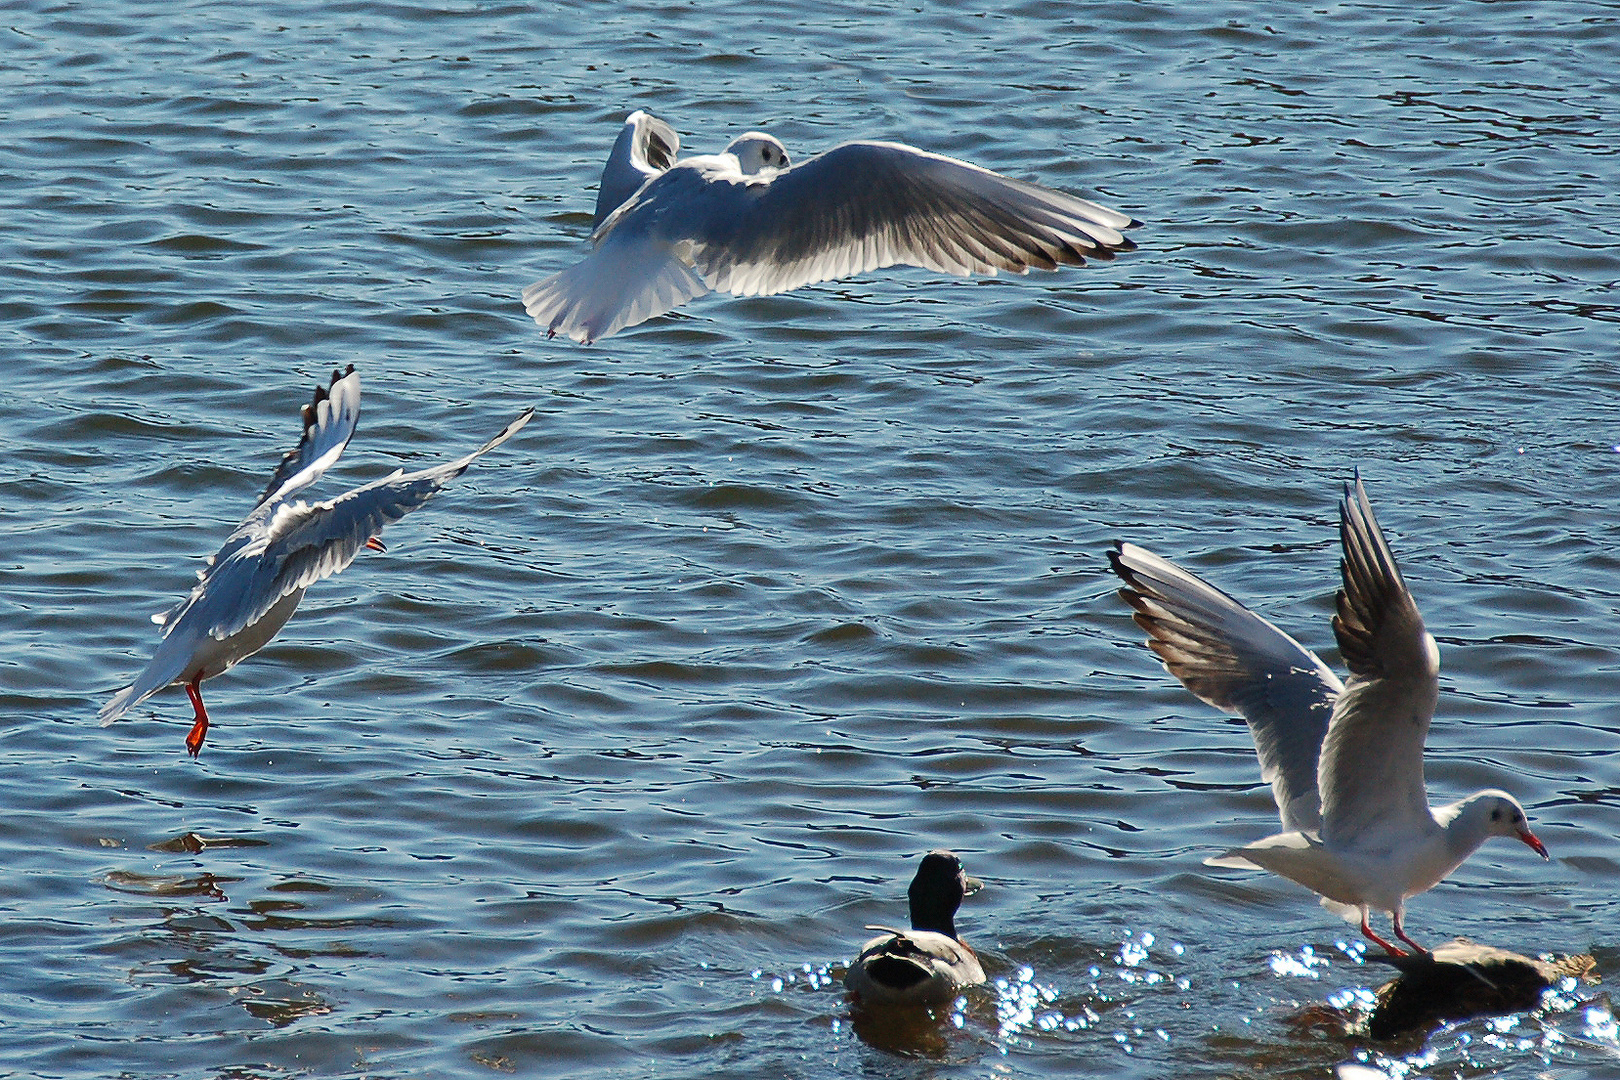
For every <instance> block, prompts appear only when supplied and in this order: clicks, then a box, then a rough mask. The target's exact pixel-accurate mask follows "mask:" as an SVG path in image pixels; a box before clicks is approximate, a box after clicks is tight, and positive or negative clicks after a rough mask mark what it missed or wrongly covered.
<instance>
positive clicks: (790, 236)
mask: <svg viewBox="0 0 1620 1080" xmlns="http://www.w3.org/2000/svg"><path fill="white" fill-rule="evenodd" d="M679 147H680V138H679V137H678V136H677V135H676V134H675V131H674V129H673V128H671V127H670V126H669V125H668V124H666V123H664V122H663V121H662V120H658V119H657V118H655V117H653V116H650V115H648V114H647V113H645V112H635V113H632V114H631V115H630V118H629V119H628V120H626V121H625V125H624V128H623V130H622V131H620V133H619V138H618V141H617V142H615V143H614V145H613V152H612V154H611V155H610V156H609V158H608V162H607V166H606V168H604V169H603V170H602V184H601V188H600V189H599V191H598V195H597V203H596V226H595V232H594V233H593V234H592V236H591V242H592V243H593V244H594V245H595V250H594V251H593V252H592V253H591V254H590V255H589V256H587V257H586V258H585V260H584V261H583V262H580V263H577V264H575V265H574V266H571V267H569V268H568V269H567V270H564V271H562V272H561V273H558V274H553V275H552V276H551V277H549V278H546V279H545V280H544V281H541V282H538V283H537V284H534V285H530V286H529V287H528V288H527V289H524V290H523V306H524V308H525V309H526V310H527V311H528V313H529V314H530V315H532V316H534V320H535V321H536V322H537V323H539V324H540V325H541V326H542V327H544V328H545V330H546V333H547V335H548V336H552V335H556V334H563V335H566V336H567V337H571V338H573V339H574V340H576V341H582V342H584V343H586V344H590V343H591V342H592V341H595V340H598V339H600V338H604V337H607V336H608V335H609V334H612V333H614V332H616V331H618V330H621V329H623V328H624V327H626V326H635V325H636V324H637V323H641V322H645V321H646V320H648V319H651V318H653V317H654V316H656V315H662V314H664V313H665V312H667V311H670V310H671V309H673V308H676V307H679V306H680V305H681V304H684V303H686V302H687V301H688V300H690V299H692V298H693V297H695V296H701V295H702V294H704V293H706V292H709V291H711V290H713V291H716V292H729V293H731V294H732V295H733V296H764V295H768V294H771V293H779V292H786V291H787V290H789V289H796V288H798V287H799V286H801V285H809V284H811V283H813V282H817V281H828V280H831V279H833V278H841V277H849V276H851V275H854V274H862V273H865V272H867V271H869V270H877V269H880V268H882V267H885V266H893V265H895V264H896V263H904V264H906V265H909V266H920V267H923V268H925V269H929V270H934V271H938V272H940V273H948V274H956V275H959V276H963V277H965V276H967V275H970V274H990V275H994V274H995V273H997V272H998V271H1001V270H1009V271H1012V272H1014V273H1018V274H1023V273H1027V272H1028V271H1029V268H1030V267H1032V266H1035V267H1040V268H1041V269H1044V270H1052V269H1056V268H1057V267H1058V266H1059V265H1062V264H1071V265H1081V264H1083V263H1084V262H1085V261H1086V259H1087V258H1093V259H1109V258H1112V257H1113V255H1114V253H1115V252H1116V251H1129V250H1131V249H1132V248H1134V247H1135V246H1136V245H1135V244H1133V243H1131V241H1130V240H1128V239H1126V238H1125V237H1124V236H1123V235H1122V234H1121V232H1120V230H1121V229H1126V228H1129V227H1130V226H1132V225H1136V224H1138V222H1136V221H1134V220H1132V219H1131V218H1130V217H1129V216H1127V215H1125V214H1121V213H1119V212H1118V211H1116V210H1110V209H1108V208H1107V207H1105V206H1099V205H1097V204H1096V203H1093V202H1087V201H1086V200H1085V199H1081V198H1077V197H1075V196H1073V195H1069V194H1066V193H1064V192H1061V191H1054V190H1052V189H1051V188H1045V187H1041V186H1040V185H1039V184H1032V183H1029V182H1027V181H1024V180H1014V179H1012V178H1011V177H1007V176H1001V175H999V174H997V173H993V172H990V171H989V170H987V169H981V168H980V167H979V166H977V165H970V164H968V163H967V162H965V161H957V160H956V159H954V158H948V157H944V156H941V155H939V154H931V153H929V152H928V151H926V150H918V149H917V148H916V147H912V146H905V145H903V144H901V143H892V142H849V143H844V144H843V145H842V146H838V147H835V148H833V149H831V150H829V151H827V152H826V153H824V154H821V155H819V156H817V157H813V158H810V159H809V160H808V161H803V162H800V163H799V164H798V165H791V164H789V162H788V155H787V151H786V150H785V149H784V148H783V146H782V144H781V143H780V142H779V141H777V140H776V139H775V138H774V137H772V136H770V135H766V134H763V133H762V132H758V131H750V132H747V133H745V134H743V135H740V136H738V137H737V138H736V139H734V140H732V142H731V145H729V146H727V147H726V149H725V151H724V152H722V153H719V154H704V155H700V156H696V157H688V158H685V159H682V160H680V161H677V160H676V157H675V155H676V152H677V151H678V149H679Z"/></svg>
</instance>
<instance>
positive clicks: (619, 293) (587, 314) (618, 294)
mask: <svg viewBox="0 0 1620 1080" xmlns="http://www.w3.org/2000/svg"><path fill="white" fill-rule="evenodd" d="M708 291H709V286H708V285H706V284H704V282H703V279H702V278H700V277H699V276H698V275H697V273H696V272H695V271H694V270H693V269H692V268H691V267H690V266H688V265H687V264H686V263H684V262H682V261H681V260H680V259H677V258H675V257H673V256H672V255H671V254H670V253H669V252H668V250H667V249H666V250H656V249H649V247H648V245H644V244H615V243H612V242H611V240H610V241H609V242H606V243H604V244H603V245H602V247H600V248H598V249H597V250H596V252H595V253H593V254H592V255H591V256H590V258H588V259H586V260H585V261H584V262H581V263H576V264H575V265H573V266H570V267H569V268H568V269H566V270H564V271H562V272H561V273H557V274H553V275H552V276H551V277H548V278H546V279H545V280H544V281H541V282H537V283H536V284H534V285H530V286H529V287H528V288H527V289H524V290H523V308H524V310H525V311H527V312H528V313H529V314H530V315H531V316H533V317H534V321H535V322H537V323H539V324H540V326H541V327H542V328H544V329H545V331H546V333H547V334H548V335H551V336H555V335H557V334H562V335H564V336H566V337H571V338H573V339H574V340H575V341H579V342H583V343H584V344H586V345H589V344H590V343H591V342H593V341H595V340H597V339H598V338H604V337H607V336H608V335H609V334H611V333H613V332H615V331H617V330H619V329H622V328H623V327H626V326H634V325H636V324H637V323H641V322H646V321H647V320H648V319H651V318H653V317H654V316H657V315H662V314H664V312H666V311H670V310H673V309H674V308H677V307H680V306H681V305H682V304H684V303H686V302H687V301H688V300H690V299H692V298H693V297H694V296H702V295H703V294H704V293H706V292H708Z"/></svg>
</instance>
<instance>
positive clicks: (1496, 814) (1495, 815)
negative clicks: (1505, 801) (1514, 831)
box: [1491, 806, 1502, 821]
mask: <svg viewBox="0 0 1620 1080" xmlns="http://www.w3.org/2000/svg"><path fill="white" fill-rule="evenodd" d="M1491 820H1492V821H1501V820H1502V808H1501V807H1500V806H1498V807H1497V808H1496V809H1495V810H1492V811H1491Z"/></svg>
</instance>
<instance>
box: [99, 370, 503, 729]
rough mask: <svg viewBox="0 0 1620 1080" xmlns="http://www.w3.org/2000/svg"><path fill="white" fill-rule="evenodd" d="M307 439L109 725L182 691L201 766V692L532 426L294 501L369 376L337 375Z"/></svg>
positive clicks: (316, 403) (330, 454) (335, 446)
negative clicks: (325, 583)
mask: <svg viewBox="0 0 1620 1080" xmlns="http://www.w3.org/2000/svg"><path fill="white" fill-rule="evenodd" d="M302 415H303V422H304V433H303V436H302V437H301V438H300V439H299V440H298V445H297V446H296V447H294V448H293V449H292V450H291V451H289V452H288V453H287V455H286V456H285V457H283V458H282V460H281V464H279V465H278V466H276V470H275V472H274V473H272V474H271V476H270V484H269V486H268V487H266V488H265V489H264V494H263V495H261V496H259V501H258V502H257V503H255V504H254V506H253V511H252V513H250V514H248V516H247V517H246V518H245V519H243V521H242V524H240V525H238V526H237V527H236V531H235V532H233V533H231V535H230V537H229V538H228V539H227V540H226V541H225V546H224V547H222V548H220V549H219V552H218V553H217V554H215V555H213V556H212V557H210V558H209V560H208V563H207V565H206V566H205V567H204V568H203V569H202V570H199V571H198V572H197V579H198V580H197V584H196V586H195V587H194V588H193V589H192V590H191V593H190V595H188V596H187V597H186V598H185V599H183V600H181V601H180V602H179V603H178V604H176V605H175V606H174V607H172V608H170V609H169V610H168V611H166V612H164V613H162V614H160V615H154V616H152V621H153V622H155V623H157V624H158V625H159V626H161V627H163V640H162V642H160V643H159V645H158V647H157V652H156V653H155V654H154V655H153V657H152V661H151V663H149V664H147V666H146V670H145V671H143V672H141V674H140V676H139V677H138V678H137V679H136V680H135V681H134V682H133V683H132V684H130V685H129V686H126V687H124V688H123V689H122V690H120V691H118V692H117V693H116V694H114V695H113V696H112V699H111V700H110V701H108V702H107V704H106V705H104V706H102V708H101V726H102V727H106V726H107V725H108V724H111V723H112V722H113V721H114V720H117V719H118V718H119V717H120V716H123V715H124V713H125V712H127V711H129V710H130V709H131V708H133V707H134V706H136V705H139V704H140V703H141V702H143V701H145V700H146V699H147V698H149V697H151V696H152V695H153V694H155V693H157V692H158V691H159V690H161V689H163V688H164V687H165V686H169V685H171V684H173V683H180V684H182V685H184V686H185V688H186V693H187V695H189V696H190V698H191V705H192V708H193V709H194V710H195V711H196V714H197V719H196V723H195V724H193V725H192V728H191V731H190V732H189V733H188V734H187V735H186V750H187V751H188V752H189V753H190V754H191V756H192V757H196V756H197V755H198V753H199V752H201V750H202V744H203V739H204V737H205V736H207V734H208V711H207V710H206V709H205V708H204V707H203V700H202V694H201V692H200V690H199V684H201V682H202V681H203V680H204V679H211V678H213V677H214V676H215V675H218V674H220V673H221V672H223V671H225V670H227V669H229V668H231V667H232V666H234V665H235V664H237V663H238V662H239V661H242V660H245V659H247V658H248V657H250V656H252V655H253V654H254V653H256V652H258V651H259V650H260V649H262V648H264V647H265V645H266V644H268V643H269V641H270V639H271V638H273V637H275V636H276V632H277V631H279V630H280V629H281V627H282V625H283V624H284V623H286V621H287V620H288V619H289V618H291V617H292V613H293V611H294V610H295V609H296V608H297V607H298V601H299V600H301V599H303V596H304V590H305V589H307V588H309V587H310V586H311V585H313V584H314V583H315V582H317V581H319V580H321V579H322V578H326V577H331V576H332V575H333V574H336V573H337V572H338V571H340V570H342V569H343V568H344V567H346V566H348V565H349V564H350V563H351V562H353V561H354V557H355V556H356V555H358V554H359V553H360V549H361V548H363V547H365V548H371V549H372V550H374V551H383V550H386V549H385V548H384V547H383V545H382V541H380V540H379V539H377V534H378V533H380V532H382V529H383V526H385V525H389V524H391V523H393V522H395V521H398V520H399V519H400V518H402V517H404V516H405V515H406V514H408V513H410V512H411V511H412V510H415V509H416V508H417V507H418V506H421V505H422V504H423V503H425V502H427V500H428V499H430V498H432V497H433V496H434V495H435V494H437V493H438V491H439V489H440V488H442V487H444V485H445V484H447V483H449V482H450V481H451V480H453V479H455V478H456V477H458V476H460V475H461V474H462V473H463V472H465V471H466V470H467V466H469V465H471V464H472V463H473V460H474V459H475V458H477V457H478V456H479V455H480V454H483V453H486V452H487V451H490V450H493V449H494V448H495V447H497V446H499V445H501V443H503V442H505V441H506V440H507V439H510V438H511V437H512V436H513V435H515V434H517V432H518V431H519V430H520V429H521V428H522V427H523V425H525V424H527V423H528V422H529V418H530V417H531V416H533V415H534V410H533V409H532V408H531V409H528V410H526V411H525V412H524V413H523V414H522V415H521V416H519V417H518V418H517V419H516V420H513V421H512V422H511V423H510V424H508V425H506V428H505V429H504V430H503V431H502V432H501V433H500V434H499V435H497V436H495V437H494V438H493V439H491V440H490V441H489V442H487V443H485V444H484V445H483V446H481V447H480V448H478V449H477V450H474V451H473V452H472V453H470V454H468V455H467V456H466V457H462V458H458V459H456V460H455V461H452V462H449V463H448V464H445V465H436V466H434V467H433V468H431V469H422V470H420V471H418V472H413V473H407V472H405V471H404V470H403V469H396V470H395V471H394V472H393V473H392V474H391V475H389V476H385V477H383V478H382V479H381V480H376V481H373V482H372V483H369V484H366V485H365V486H364V487H358V488H355V489H354V490H353V491H350V492H348V493H346V494H344V495H340V496H338V497H337V498H335V499H331V500H329V501H327V502H321V503H315V504H314V505H311V504H309V503H306V502H304V501H303V500H302V499H299V500H298V501H296V502H292V501H289V500H291V498H292V496H294V495H295V494H297V493H298V492H300V491H302V490H303V489H304V488H306V487H308V486H309V485H311V484H313V483H314V482H315V481H316V480H319V479H320V477H321V474H322V473H324V472H326V470H327V469H329V468H331V467H332V465H333V464H334V463H335V462H336V461H337V459H338V457H339V456H340V455H341V454H342V453H343V448H344V447H346V446H348V445H349V439H350V438H351V437H352V436H353V435H354V429H355V425H356V424H357V423H359V420H360V376H359V375H357V374H355V370H354V365H353V364H350V365H349V367H348V370H347V371H343V372H338V371H334V372H332V381H331V384H330V385H328V386H317V387H316V388H315V398H314V400H313V401H311V402H310V403H309V404H308V405H305V406H304V408H303V414H302Z"/></svg>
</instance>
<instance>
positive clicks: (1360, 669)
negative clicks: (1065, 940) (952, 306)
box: [1109, 476, 1547, 956]
mask: <svg viewBox="0 0 1620 1080" xmlns="http://www.w3.org/2000/svg"><path fill="white" fill-rule="evenodd" d="M1339 519H1340V524H1339V537H1340V541H1341V542H1342V544H1343V547H1344V558H1343V559H1342V560H1341V562H1340V573H1341V576H1342V578H1343V582H1344V584H1343V587H1342V588H1341V589H1340V590H1339V593H1338V600H1337V608H1338V611H1337V614H1336V615H1334V617H1333V632H1334V635H1335V636H1336V637H1337V639H1338V643H1339V651H1340V653H1341V654H1342V655H1343V657H1344V661H1345V663H1346V665H1348V666H1349V668H1350V681H1349V682H1348V683H1341V682H1340V681H1339V678H1338V676H1336V675H1334V674H1333V672H1332V671H1331V670H1330V669H1329V668H1328V666H1327V665H1326V664H1324V663H1323V662H1322V660H1321V658H1320V657H1318V656H1317V655H1316V654H1315V653H1313V652H1310V651H1309V650H1307V649H1306V648H1304V647H1303V646H1302V645H1300V644H1299V643H1298V642H1296V641H1295V640H1294V639H1293V638H1291V637H1289V636H1288V635H1287V634H1285V633H1283V632H1282V631H1281V630H1279V629H1277V628H1276V627H1275V626H1273V625H1272V624H1271V623H1269V622H1267V621H1266V620H1265V619H1262V618H1261V617H1260V616H1258V615H1256V614H1255V613H1254V612H1252V611H1250V610H1249V609H1248V608H1246V607H1244V606H1243V605H1242V604H1240V603H1238V602H1237V601H1236V600H1234V599H1232V597H1230V596H1228V595H1227V594H1226V593H1224V592H1222V591H1220V590H1219V589H1217V588H1215V587H1214V586H1213V585H1210V584H1208V583H1207V582H1205V581H1204V580H1203V579H1201V578H1198V577H1196V576H1194V575H1193V574H1190V573H1188V572H1187V571H1185V570H1183V569H1182V568H1181V567H1179V566H1177V565H1175V564H1174V563H1172V562H1169V561H1168V560H1166V559H1161V558H1160V557H1159V556H1157V555H1154V554H1152V553H1151V552H1149V551H1147V550H1145V549H1143V548H1140V547H1137V546H1136V545H1135V544H1120V545H1119V546H1118V548H1117V550H1115V551H1111V552H1109V561H1110V562H1111V563H1112V564H1113V568H1114V572H1115V573H1117V574H1118V575H1119V576H1120V578H1122V579H1123V580H1124V582H1125V588H1123V589H1121V590H1119V595H1120V596H1121V597H1122V598H1123V599H1124V600H1125V602H1126V603H1128V604H1130V605H1131V607H1132V608H1134V609H1135V611H1136V616H1135V618H1136V622H1137V625H1139V626H1140V627H1141V628H1142V629H1143V630H1146V631H1147V633H1148V647H1149V648H1151V649H1152V650H1153V651H1154V652H1155V653H1157V654H1158V655H1159V658H1160V659H1161V660H1163V661H1164V666H1165V668H1166V669H1167V670H1168V671H1169V672H1170V674H1172V675H1174V676H1175V677H1176V678H1178V679H1180V680H1181V682H1182V684H1183V685H1185V686H1186V687H1187V689H1188V690H1191V691H1192V692H1193V694H1195V695H1196V696H1197V697H1198V698H1200V699H1201V700H1203V701H1205V702H1208V703H1209V704H1211V705H1213V706H1215V707H1216V708H1217V709H1220V710H1222V711H1223V712H1227V713H1231V714H1234V715H1237V716H1242V717H1243V718H1244V719H1245V720H1247V721H1248V724H1249V731H1250V733H1251V734H1252V735H1253V736H1254V743H1255V749H1256V750H1257V752H1258V753H1259V757H1260V771H1261V776H1262V777H1263V778H1264V779H1265V780H1266V781H1267V782H1268V783H1270V784H1271V790H1272V795H1273V796H1274V797H1275V798H1276V801H1277V809H1278V811H1279V813H1280V814H1281V817H1282V824H1283V829H1284V830H1285V831H1283V832H1281V833H1278V834H1276V835H1274V836H1269V837H1266V838H1265V839H1263V840H1257V841H1255V842H1254V843H1252V844H1248V845H1245V846H1243V847H1240V848H1235V849H1233V850H1231V851H1228V852H1226V853H1224V854H1222V855H1218V856H1215V857H1213V858H1210V859H1207V860H1205V861H1206V863H1208V864H1209V865H1211V866H1228V867H1242V868H1247V869H1257V870H1269V871H1271V872H1272V873H1274V874H1280V875H1282V876H1283V877H1286V878H1289V879H1290V880H1293V881H1297V882H1299V883H1300V884H1301V885H1304V886H1305V887H1306V888H1308V889H1312V890H1314V891H1315V892H1317V893H1319V894H1321V898H1322V901H1321V902H1322V906H1323V907H1326V908H1327V909H1329V910H1330V911H1334V912H1337V913H1338V914H1340V915H1343V916H1344V917H1345V918H1347V919H1349V920H1351V921H1352V922H1353V921H1355V920H1356V918H1357V916H1359V917H1360V921H1361V932H1362V933H1363V934H1365V935H1366V936H1367V937H1368V938H1369V939H1370V940H1372V941H1374V942H1376V943H1377V944H1379V945H1381V946H1383V947H1384V949H1385V950H1387V951H1388V952H1390V953H1392V954H1394V955H1397V956H1402V955H1405V951H1404V950H1402V949H1400V948H1399V947H1398V946H1396V945H1393V944H1391V943H1390V942H1388V941H1386V940H1385V939H1384V938H1382V937H1380V936H1379V935H1378V934H1376V933H1374V932H1373V930H1372V927H1371V926H1370V925H1369V924H1368V913H1369V911H1371V910H1375V909H1376V910H1378V911H1387V912H1389V913H1390V915H1391V917H1392V919H1393V922H1394V929H1395V936H1396V937H1398V938H1400V940H1402V941H1404V942H1405V943H1406V944H1408V945H1410V946H1412V948H1414V949H1417V950H1418V951H1419V952H1424V951H1425V950H1424V949H1423V947H1422V946H1421V945H1419V944H1418V943H1417V942H1415V941H1413V940H1412V939H1411V938H1410V937H1408V936H1407V934H1406V930H1405V927H1404V926H1403V919H1404V914H1405V903H1406V899H1407V898H1408V897H1411V896H1415V895H1417V894H1418V893H1421V892H1425V891H1427V890H1429V889H1432V888H1433V887H1434V886H1435V885H1437V884H1439V883H1440V882H1441V881H1442V880H1444V879H1445V878H1446V876H1447V875H1449V874H1450V873H1451V872H1452V871H1453V870H1455V869H1457V867H1459V866H1461V865H1462V863H1463V861H1464V860H1465V859H1467V858H1468V856H1470V855H1472V854H1473V853H1474V851H1475V850H1476V849H1477V848H1478V847H1479V846H1480V844H1482V843H1484V842H1485V841H1486V840H1487V839H1488V838H1490V837H1492V836H1505V837H1510V838H1513V839H1516V840H1520V841H1522V842H1523V843H1525V844H1526V845H1528V846H1529V847H1531V848H1532V849H1534V850H1535V851H1536V853H1537V854H1539V855H1540V856H1541V857H1542V858H1544V859H1545V858H1547V849H1546V847H1544V846H1543V845H1542V843H1541V841H1540V840H1538V839H1537V838H1536V836H1535V834H1534V833H1532V832H1531V831H1530V826H1529V824H1528V823H1527V822H1526V820H1525V814H1524V808H1523V807H1521V806H1520V805H1519V803H1518V801H1517V800H1516V799H1514V798H1513V796H1511V795H1509V794H1508V793H1507V792H1505V791H1498V790H1496V789H1494V788H1493V789H1487V790H1484V791H1476V792H1475V793H1474V794H1472V795H1470V796H1468V797H1467V798H1465V799H1460V800H1458V801H1457V802H1454V803H1450V804H1448V805H1446V806H1442V807H1439V808H1438V809H1430V807H1429V800H1428V795H1427V793H1426V791H1425V787H1424V779H1423V744H1424V741H1425V739H1426V738H1427V737H1428V732H1429V722H1430V720H1431V719H1432V718H1433V716H1434V709H1435V704H1436V702H1437V700H1438V697H1439V686H1440V683H1439V677H1440V651H1439V648H1438V647H1437V646H1436V645H1435V641H1434V638H1432V637H1430V636H1429V634H1428V632H1427V631H1426V630H1425V629H1424V627H1423V617H1422V616H1421V615H1420V614H1418V609H1417V603H1416V602H1415V601H1414V600H1413V599H1412V594H1411V592H1410V591H1408V589H1407V587H1406V582H1405V581H1404V580H1403V579H1402V577H1401V572H1400V570H1399V569H1398V568H1397V567H1396V565H1395V556H1394V554H1393V553H1392V552H1391V551H1390V549H1389V544H1388V542H1387V541H1386V540H1385V539H1384V535H1383V532H1382V531H1381V530H1380V529H1379V527H1378V521H1377V519H1376V518H1374V517H1373V511H1372V506H1371V504H1370V503H1368V501H1367V492H1366V490H1365V489H1364V488H1363V487H1362V484H1361V478H1360V477H1359V476H1357V477H1356V479H1355V482H1354V484H1346V485H1345V492H1344V499H1343V501H1342V502H1341V503H1340V504H1339Z"/></svg>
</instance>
